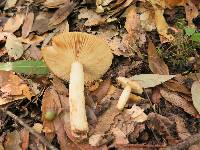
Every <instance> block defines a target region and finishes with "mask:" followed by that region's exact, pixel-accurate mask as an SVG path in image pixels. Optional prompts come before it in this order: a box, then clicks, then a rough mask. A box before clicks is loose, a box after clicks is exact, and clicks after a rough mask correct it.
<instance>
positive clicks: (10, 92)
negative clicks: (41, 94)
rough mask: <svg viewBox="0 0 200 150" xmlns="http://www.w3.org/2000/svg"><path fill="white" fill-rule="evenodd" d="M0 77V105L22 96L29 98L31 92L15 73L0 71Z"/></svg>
mask: <svg viewBox="0 0 200 150" xmlns="http://www.w3.org/2000/svg"><path fill="white" fill-rule="evenodd" d="M0 78H1V82H0V91H1V92H2V94H1V99H0V105H4V104H7V103H10V102H12V101H15V100H20V99H23V98H28V99H29V100H31V97H32V96H33V94H32V92H31V91H30V89H29V87H28V86H27V84H26V83H25V82H24V81H23V80H22V79H21V78H19V77H18V76H17V75H14V74H13V73H12V72H5V71H0Z"/></svg>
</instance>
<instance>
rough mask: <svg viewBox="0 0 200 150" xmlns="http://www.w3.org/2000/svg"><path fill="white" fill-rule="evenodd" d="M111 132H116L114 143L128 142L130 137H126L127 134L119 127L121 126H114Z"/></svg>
mask: <svg viewBox="0 0 200 150" xmlns="http://www.w3.org/2000/svg"><path fill="white" fill-rule="evenodd" d="M111 132H112V133H113V134H114V136H115V141H114V144H116V145H121V144H122V145H124V144H128V143H129V141H128V138H127V137H126V135H125V134H124V133H123V132H122V131H121V130H120V129H119V128H117V127H116V128H112V130H111Z"/></svg>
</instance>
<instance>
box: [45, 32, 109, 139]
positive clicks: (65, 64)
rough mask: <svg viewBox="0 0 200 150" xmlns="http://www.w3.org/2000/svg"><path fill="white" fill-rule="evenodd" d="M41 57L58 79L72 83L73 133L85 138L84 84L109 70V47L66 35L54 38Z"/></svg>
mask: <svg viewBox="0 0 200 150" xmlns="http://www.w3.org/2000/svg"><path fill="white" fill-rule="evenodd" d="M42 55H43V58H44V60H45V62H46V64H47V66H48V67H49V69H50V70H51V71H52V72H53V73H54V74H55V75H56V76H58V77H59V78H61V79H63V80H67V81H69V104H70V125H71V131H72V134H73V135H74V136H75V137H78V138H81V139H83V138H86V137H87V132H88V122H87V117H86V109H85V97H84V82H85V83H86V82H91V81H94V80H97V79H99V78H100V77H101V76H102V75H103V74H104V73H105V72H106V71H107V70H108V68H109V67H110V65H111V63H112V58H113V55H112V53H111V50H110V48H109V47H108V45H107V44H106V42H105V41H104V40H102V39H100V38H99V37H97V36H94V35H90V34H87V33H80V32H65V33H61V34H59V35H57V36H55V37H54V38H53V40H52V46H48V47H45V48H44V49H42Z"/></svg>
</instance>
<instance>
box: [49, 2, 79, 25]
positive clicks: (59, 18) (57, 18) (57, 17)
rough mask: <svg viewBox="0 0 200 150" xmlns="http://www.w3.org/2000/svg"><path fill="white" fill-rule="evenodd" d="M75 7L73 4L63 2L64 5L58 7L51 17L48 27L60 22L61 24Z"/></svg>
mask: <svg viewBox="0 0 200 150" xmlns="http://www.w3.org/2000/svg"><path fill="white" fill-rule="evenodd" d="M75 6H76V4H75V3H73V2H70V1H67V2H65V4H64V5H63V6H62V7H60V8H59V9H58V10H57V11H56V12H55V13H54V15H53V16H52V18H51V19H50V20H49V24H48V26H49V27H51V26H55V25H57V24H60V23H61V22H63V21H64V20H65V19H66V18H67V17H68V16H69V14H70V13H71V12H72V10H73V9H74V7H75Z"/></svg>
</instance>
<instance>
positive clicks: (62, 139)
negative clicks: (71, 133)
mask: <svg viewBox="0 0 200 150" xmlns="http://www.w3.org/2000/svg"><path fill="white" fill-rule="evenodd" d="M67 95H68V91H67V89H66V87H65V86H64V84H63V83H62V82H61V80H59V79H58V78H54V80H53V86H51V87H49V88H48V89H47V90H46V91H45V93H44V96H43V101H42V118H43V126H44V132H45V134H46V136H47V137H48V139H49V140H52V139H53V137H54V135H55V134H57V138H58V141H59V143H60V146H61V149H62V150H64V149H65V148H66V147H68V146H69V145H68V142H69V141H68V140H67V137H66V134H65V129H64V128H65V123H64V118H63V115H64V114H65V112H69V104H68V97H67ZM49 110H50V111H54V112H56V118H55V119H54V120H52V121H48V120H46V119H45V117H44V115H45V113H46V112H47V111H49ZM62 113H63V115H61V114H62ZM68 119H69V118H68Z"/></svg>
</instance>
